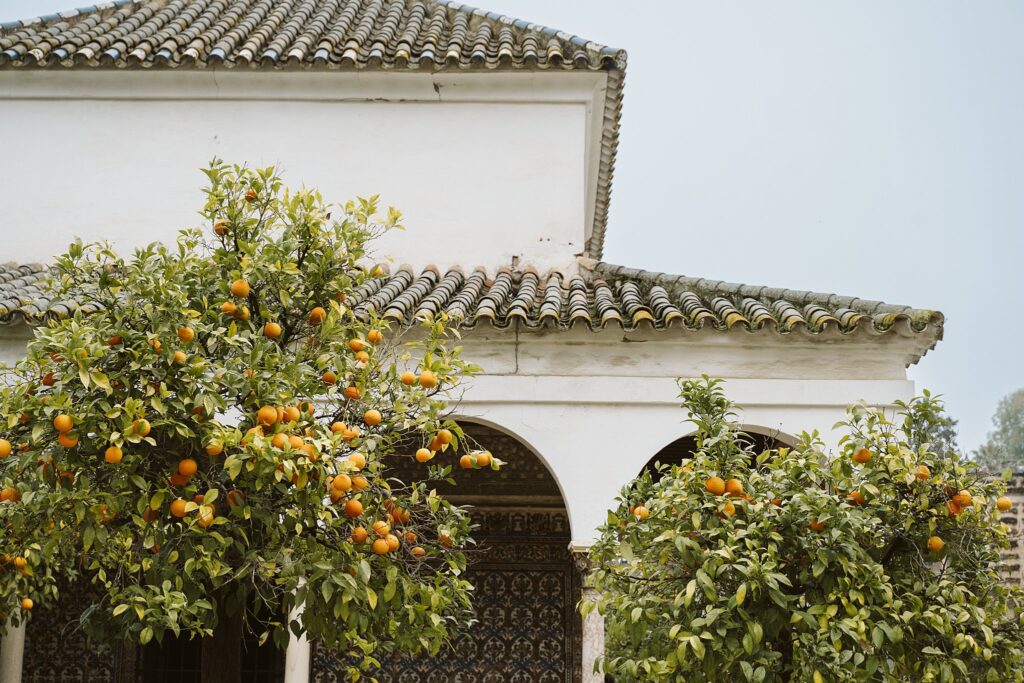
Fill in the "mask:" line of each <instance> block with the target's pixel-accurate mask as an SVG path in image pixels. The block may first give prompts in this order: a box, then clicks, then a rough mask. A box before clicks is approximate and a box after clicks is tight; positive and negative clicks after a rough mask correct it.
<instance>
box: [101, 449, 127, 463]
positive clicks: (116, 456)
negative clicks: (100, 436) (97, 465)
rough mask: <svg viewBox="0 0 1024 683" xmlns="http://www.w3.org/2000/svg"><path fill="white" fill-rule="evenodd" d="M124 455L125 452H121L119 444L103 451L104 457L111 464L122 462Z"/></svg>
mask: <svg viewBox="0 0 1024 683" xmlns="http://www.w3.org/2000/svg"><path fill="white" fill-rule="evenodd" d="M123 455H124V454H123V453H121V449H120V448H118V447H117V446H111V447H110V448H108V449H107V450H106V451H105V452H104V453H103V459H104V460H106V461H107V462H108V463H110V464H111V465H116V464H117V463H119V462H121V458H122V457H123Z"/></svg>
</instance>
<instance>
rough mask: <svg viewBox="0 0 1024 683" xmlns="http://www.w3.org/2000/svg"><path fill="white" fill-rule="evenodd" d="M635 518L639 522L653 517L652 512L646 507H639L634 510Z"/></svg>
mask: <svg viewBox="0 0 1024 683" xmlns="http://www.w3.org/2000/svg"><path fill="white" fill-rule="evenodd" d="M633 516H634V517H636V518H637V519H639V520H645V519H647V518H648V517H650V516H651V511H650V510H648V509H647V506H646V505H637V506H636V507H635V508H633Z"/></svg>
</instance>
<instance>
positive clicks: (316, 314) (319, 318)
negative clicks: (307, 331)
mask: <svg viewBox="0 0 1024 683" xmlns="http://www.w3.org/2000/svg"><path fill="white" fill-rule="evenodd" d="M326 317H327V311H325V310H324V309H323V308H321V307H320V306H317V307H316V308H314V309H313V310H312V311H310V312H309V324H310V325H319V324H320V323H322V322H323V321H324V319H325V318H326Z"/></svg>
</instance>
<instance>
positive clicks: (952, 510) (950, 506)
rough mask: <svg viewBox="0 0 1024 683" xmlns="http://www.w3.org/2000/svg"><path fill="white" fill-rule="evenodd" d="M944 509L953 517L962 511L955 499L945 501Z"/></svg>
mask: <svg viewBox="0 0 1024 683" xmlns="http://www.w3.org/2000/svg"><path fill="white" fill-rule="evenodd" d="M946 510H948V511H949V514H951V515H953V516H954V517H956V516H957V515H959V514H960V513H961V512H963V510H961V509H960V506H959V505H957V503H956V501H955V500H950V501H946Z"/></svg>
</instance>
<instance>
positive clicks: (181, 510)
mask: <svg viewBox="0 0 1024 683" xmlns="http://www.w3.org/2000/svg"><path fill="white" fill-rule="evenodd" d="M185 504H186V503H185V499H184V498H175V499H174V500H173V501H172V502H171V514H172V515H174V516H175V517H177V518H178V519H181V518H182V517H184V516H185Z"/></svg>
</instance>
